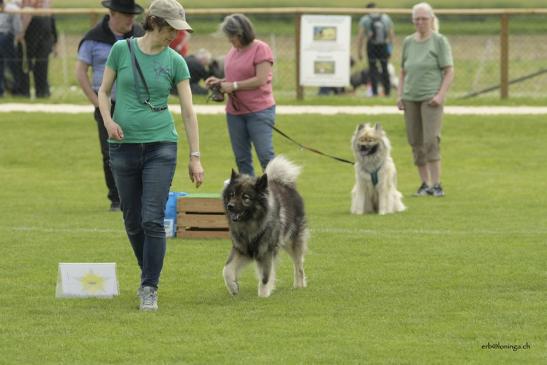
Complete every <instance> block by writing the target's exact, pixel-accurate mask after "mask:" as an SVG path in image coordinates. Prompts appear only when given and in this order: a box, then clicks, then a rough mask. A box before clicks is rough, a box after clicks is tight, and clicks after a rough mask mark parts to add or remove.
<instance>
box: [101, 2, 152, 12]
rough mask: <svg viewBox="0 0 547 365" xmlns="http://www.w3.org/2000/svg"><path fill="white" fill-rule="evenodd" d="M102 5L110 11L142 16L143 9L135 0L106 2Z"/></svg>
mask: <svg viewBox="0 0 547 365" xmlns="http://www.w3.org/2000/svg"><path fill="white" fill-rule="evenodd" d="M101 4H102V5H103V6H104V7H105V8H108V9H111V10H114V11H118V12H120V13H126V14H140V13H142V12H143V8H142V7H141V6H140V5H138V4H135V0H104V1H102V2H101Z"/></svg>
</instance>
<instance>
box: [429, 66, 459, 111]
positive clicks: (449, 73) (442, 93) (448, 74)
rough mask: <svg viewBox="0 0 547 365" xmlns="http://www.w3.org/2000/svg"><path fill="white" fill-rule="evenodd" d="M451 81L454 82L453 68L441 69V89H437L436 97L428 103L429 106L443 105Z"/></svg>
mask: <svg viewBox="0 0 547 365" xmlns="http://www.w3.org/2000/svg"><path fill="white" fill-rule="evenodd" d="M452 81H454V67H453V66H447V67H445V68H443V81H442V83H441V87H440V88H439V91H438V92H437V95H435V96H434V97H433V99H431V100H430V101H429V105H431V106H439V105H442V104H443V103H444V99H445V97H446V93H447V92H448V89H449V88H450V85H452Z"/></svg>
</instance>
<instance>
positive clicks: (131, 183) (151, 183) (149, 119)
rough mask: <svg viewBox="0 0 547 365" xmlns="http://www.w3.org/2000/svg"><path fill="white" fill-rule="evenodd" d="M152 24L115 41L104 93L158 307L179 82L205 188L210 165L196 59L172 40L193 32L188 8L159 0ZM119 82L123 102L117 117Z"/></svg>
mask: <svg viewBox="0 0 547 365" xmlns="http://www.w3.org/2000/svg"><path fill="white" fill-rule="evenodd" d="M144 30H145V34H144V36H143V37H140V38H134V39H130V40H127V41H126V40H121V41H118V42H116V43H115V44H114V45H113V47H112V49H111V51H110V55H109V56H108V60H107V62H106V67H105V70H104V75H103V81H102V85H101V87H100V89H99V93H98V98H99V108H100V111H101V115H102V117H103V120H104V125H105V128H106V130H107V131H108V136H109V141H108V142H109V154H110V165H111V168H112V173H113V175H114V179H115V181H116V186H117V187H118V192H119V195H120V200H121V201H120V203H121V209H122V211H123V218H124V223H125V230H126V232H127V236H128V238H129V241H130V242H131V246H132V247H133V251H134V253H135V256H136V258H137V262H138V264H139V267H140V269H141V285H140V287H139V289H138V294H139V297H140V309H141V310H143V311H155V310H157V309H158V303H157V289H158V283H159V278H160V273H161V270H162V267H163V260H164V257H165V246H166V239H165V229H164V226H163V220H164V209H165V203H166V202H167V198H168V195H169V188H170V186H171V182H172V180H173V175H174V173H175V166H176V162H177V140H178V135H177V131H176V128H175V124H174V121H173V116H172V114H171V113H170V112H169V109H168V108H167V99H168V97H169V94H170V90H171V88H172V86H173V85H176V88H177V91H178V95H179V100H180V106H181V109H182V117H183V119H184V127H185V130H186V138H187V139H188V145H189V147H190V151H189V159H190V162H189V164H188V169H189V175H190V179H191V180H192V182H194V183H195V184H196V186H198V187H199V186H200V185H201V183H202V182H203V168H202V167H201V163H200V154H199V137H198V124H197V118H196V114H195V112H194V109H193V106H192V92H191V90H190V81H189V80H190V73H189V72H188V66H187V65H186V62H185V61H184V59H183V58H182V56H180V55H179V54H178V53H177V52H176V51H174V50H172V49H171V48H169V47H168V46H169V43H170V42H171V41H172V40H173V39H174V38H175V37H176V35H177V31H178V30H186V31H192V28H191V27H190V26H189V25H188V23H187V22H186V17H185V13H184V9H183V8H182V6H181V5H180V4H179V3H178V2H177V1H176V0H154V1H153V2H152V4H151V5H150V7H149V8H148V10H147V12H146V18H145V21H144ZM114 81H116V109H115V110H114V115H113V116H112V117H111V116H110V92H111V90H112V85H113V83H114Z"/></svg>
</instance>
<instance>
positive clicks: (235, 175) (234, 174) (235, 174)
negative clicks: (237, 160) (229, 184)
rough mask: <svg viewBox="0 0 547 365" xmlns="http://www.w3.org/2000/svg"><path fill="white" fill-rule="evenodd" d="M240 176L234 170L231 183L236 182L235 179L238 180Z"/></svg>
mask: <svg viewBox="0 0 547 365" xmlns="http://www.w3.org/2000/svg"><path fill="white" fill-rule="evenodd" d="M238 176H239V175H238V173H237V172H236V171H235V170H234V169H232V176H230V181H234V180H235V179H237V177H238Z"/></svg>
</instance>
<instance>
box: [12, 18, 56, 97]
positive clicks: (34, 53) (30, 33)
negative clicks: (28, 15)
mask: <svg viewBox="0 0 547 365" xmlns="http://www.w3.org/2000/svg"><path fill="white" fill-rule="evenodd" d="M25 42H26V47H27V62H28V68H29V70H30V71H29V72H32V75H33V77H34V87H35V89H36V90H35V91H36V97H37V98H47V97H49V96H50V90H49V82H48V67H49V54H50V53H51V50H52V47H53V34H52V29H51V17H49V16H33V17H32V20H31V21H30V24H29V26H28V28H27V30H26V32H25ZM20 81H21V85H20V90H19V91H18V94H21V95H25V96H29V95H30V79H29V74H28V73H24V72H23V73H22V74H21V79H20Z"/></svg>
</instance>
